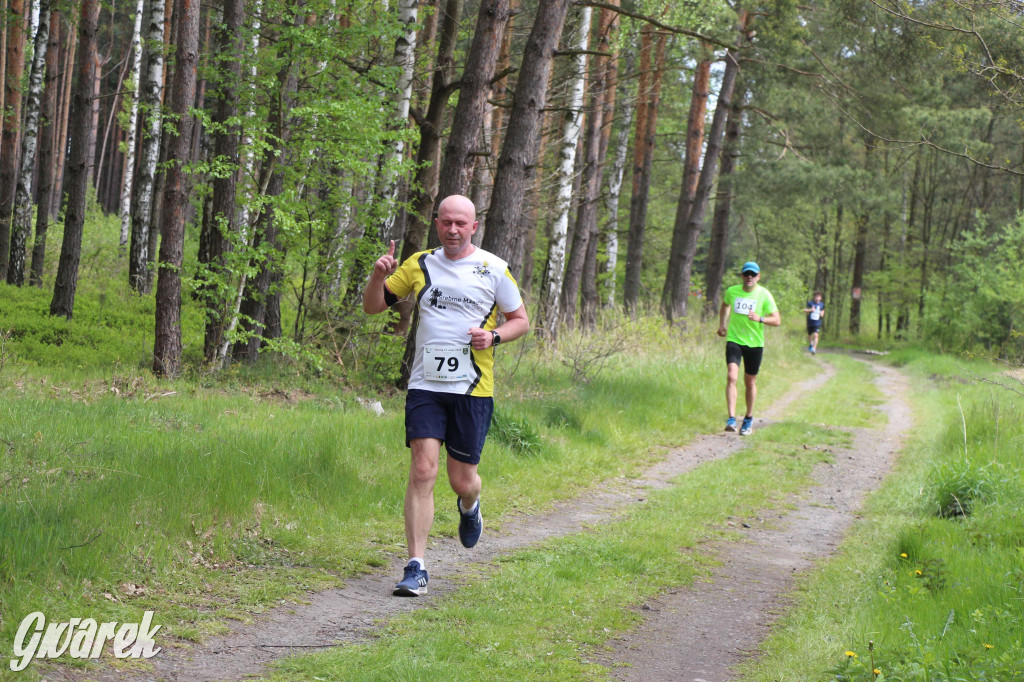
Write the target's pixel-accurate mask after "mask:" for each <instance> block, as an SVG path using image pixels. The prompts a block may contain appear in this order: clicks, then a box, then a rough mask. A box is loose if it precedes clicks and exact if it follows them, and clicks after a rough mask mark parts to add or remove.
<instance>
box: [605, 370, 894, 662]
mask: <svg viewBox="0 0 1024 682" xmlns="http://www.w3.org/2000/svg"><path fill="white" fill-rule="evenodd" d="M868 364H869V365H870V366H871V367H872V368H873V369H874V370H875V372H876V378H875V383H876V385H877V386H878V388H879V389H880V390H881V391H882V394H883V395H884V396H885V402H884V403H883V404H882V405H880V406H879V408H878V409H879V410H880V411H881V412H882V413H884V414H885V416H886V419H887V423H886V424H885V426H884V427H883V428H881V429H866V428H861V429H850V430H851V431H852V432H853V436H854V437H853V444H852V445H851V446H850V447H849V448H837V449H836V450H835V452H834V454H835V458H834V461H833V462H831V463H829V464H820V465H818V466H817V467H816V468H815V470H814V479H815V480H816V481H817V483H818V485H816V486H815V487H814V488H811V489H810V490H808V491H805V493H804V494H802V495H800V496H798V497H797V498H796V499H795V500H793V501H794V502H795V504H796V505H797V506H796V508H795V509H794V510H793V511H790V512H788V513H785V514H780V515H777V516H776V517H774V518H770V519H764V520H763V521H762V522H760V523H759V522H751V524H750V525H751V526H752V527H751V528H750V529H749V530H747V529H744V539H745V541H744V542H738V543H736V542H734V543H726V544H722V545H721V546H719V547H718V548H717V551H712V554H713V555H714V556H715V558H716V559H717V560H718V561H719V562H721V565H720V566H719V567H718V568H717V569H715V570H714V571H713V572H712V575H711V577H710V579H709V580H708V581H707V582H703V583H699V584H697V585H694V586H693V587H690V588H685V589H680V590H678V591H675V592H673V593H671V594H668V595H664V596H663V597H661V598H659V599H657V600H652V601H651V602H649V603H648V604H646V605H645V608H644V612H645V613H649V614H650V615H649V616H648V617H647V618H646V619H645V622H644V624H643V625H642V626H641V627H640V628H639V629H638V630H636V631H634V632H630V633H628V634H627V635H626V636H624V637H622V638H620V639H619V640H617V641H616V643H615V644H614V645H613V651H612V653H611V654H610V655H608V656H607V657H605V659H604V661H603V662H604V663H606V664H611V665H613V668H612V671H613V676H614V677H615V678H616V679H620V680H644V682H656V681H659V680H672V681H673V682H720V681H721V680H728V679H730V678H731V677H732V675H731V673H730V670H731V668H733V667H734V666H735V665H736V664H737V663H740V662H741V661H742V660H743V659H744V657H745V656H748V655H750V654H751V653H752V652H753V650H754V649H756V647H757V645H758V644H759V643H760V642H761V641H762V640H763V639H764V638H765V637H766V636H767V635H768V629H769V627H770V626H771V623H772V621H773V620H774V619H775V618H777V617H778V616H779V615H781V613H782V611H783V609H784V608H785V601H786V598H785V595H786V594H787V593H788V591H789V590H790V589H791V588H792V587H793V586H794V580H795V578H796V576H797V575H798V574H799V573H800V572H802V571H806V570H808V569H809V568H811V567H812V565H813V564H814V563H815V562H816V561H819V560H821V559H823V558H827V557H828V556H829V555H830V554H832V552H834V551H835V549H836V548H837V547H838V545H839V543H840V542H841V541H842V539H843V535H844V532H845V531H846V529H847V527H848V526H849V525H850V524H851V523H852V522H853V520H854V519H855V518H856V515H857V511H858V510H859V509H860V506H861V504H862V503H863V501H864V497H865V496H866V495H867V493H869V492H871V491H872V490H874V489H875V488H877V487H878V486H879V485H880V484H881V483H882V480H883V479H884V478H885V476H886V475H887V474H888V472H889V469H890V468H891V466H892V463H893V462H894V461H895V458H896V456H897V454H898V453H899V452H900V450H901V449H902V447H903V434H904V433H906V432H907V431H908V430H909V428H910V427H911V424H912V415H911V412H910V407H909V406H908V405H907V403H906V401H905V399H904V396H907V395H909V386H908V384H907V381H906V379H905V377H904V376H903V375H902V374H900V373H899V372H898V371H897V370H895V369H892V368H889V367H885V366H882V365H877V364H875V363H868ZM705 549H707V548H705ZM616 664H617V665H616Z"/></svg>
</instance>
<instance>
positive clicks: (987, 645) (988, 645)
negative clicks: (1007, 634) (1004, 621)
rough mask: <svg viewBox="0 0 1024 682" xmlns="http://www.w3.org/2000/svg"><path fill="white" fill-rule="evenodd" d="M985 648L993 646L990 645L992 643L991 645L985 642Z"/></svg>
mask: <svg viewBox="0 0 1024 682" xmlns="http://www.w3.org/2000/svg"><path fill="white" fill-rule="evenodd" d="M985 648H986V649H991V648H993V647H992V645H991V644H986V645H985Z"/></svg>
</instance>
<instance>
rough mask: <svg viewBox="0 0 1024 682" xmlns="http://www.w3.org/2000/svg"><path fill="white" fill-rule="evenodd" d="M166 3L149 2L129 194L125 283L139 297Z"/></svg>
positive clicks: (144, 282) (155, 153) (145, 280)
mask: <svg viewBox="0 0 1024 682" xmlns="http://www.w3.org/2000/svg"><path fill="white" fill-rule="evenodd" d="M165 4H166V0H150V4H149V30H148V31H147V32H146V51H147V58H146V66H147V73H146V87H145V89H144V90H143V93H142V100H141V111H142V113H143V115H144V117H145V122H146V123H145V126H144V129H145V131H146V132H145V137H144V138H143V143H142V153H141V155H140V159H139V168H138V173H137V176H136V178H135V180H136V182H135V188H134V191H133V192H132V209H131V213H132V230H131V246H130V249H129V256H128V284H129V285H130V286H131V287H132V288H133V289H135V290H136V291H138V292H139V293H140V294H144V293H148V288H149V277H148V271H149V232H150V230H151V229H152V226H151V221H152V216H153V186H154V184H155V178H156V164H157V161H158V160H159V158H160V138H161V120H162V117H161V112H160V89H161V87H162V86H163V80H164V53H163V44H164V7H165Z"/></svg>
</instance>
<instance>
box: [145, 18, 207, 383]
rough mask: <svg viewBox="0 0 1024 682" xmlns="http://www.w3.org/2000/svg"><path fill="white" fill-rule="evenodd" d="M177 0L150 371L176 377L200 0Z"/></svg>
mask: <svg viewBox="0 0 1024 682" xmlns="http://www.w3.org/2000/svg"><path fill="white" fill-rule="evenodd" d="M177 1H178V7H177V8H176V10H175V19H176V21H177V22H178V29H179V30H178V35H177V50H176V53H175V64H176V65H175V68H174V82H173V83H172V86H171V90H170V93H169V94H170V97H171V102H170V110H171V113H172V114H174V115H175V116H177V117H178V120H177V122H176V128H177V130H176V131H175V135H174V137H173V138H172V141H171V144H170V145H169V147H168V154H167V170H166V171H165V173H166V177H167V184H166V189H165V191H164V194H163V204H164V209H163V223H162V229H161V231H162V234H161V239H160V267H159V278H158V279H157V285H156V336H155V340H154V343H153V373H154V374H156V375H157V376H162V377H176V376H178V375H179V374H180V373H181V264H182V256H183V253H184V250H185V208H186V206H187V205H188V192H189V187H188V185H189V183H188V178H187V177H186V175H185V164H186V163H187V162H188V160H189V157H190V152H191V146H192V126H193V125H194V124H195V116H193V115H192V114H190V113H189V109H190V108H191V107H192V105H193V102H194V101H195V96H196V69H197V67H198V64H199V0H177Z"/></svg>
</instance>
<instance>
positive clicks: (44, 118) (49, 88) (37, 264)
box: [29, 10, 61, 287]
mask: <svg viewBox="0 0 1024 682" xmlns="http://www.w3.org/2000/svg"><path fill="white" fill-rule="evenodd" d="M60 37H61V17H60V11H58V10H53V11H52V12H51V13H50V40H49V45H47V47H46V77H45V78H44V82H43V101H42V105H41V108H40V125H39V138H40V140H39V192H38V195H39V200H38V203H37V204H36V235H35V240H34V242H33V246H32V265H31V274H30V275H29V283H30V284H32V285H33V286H37V287H41V286H43V265H44V264H45V262H46V232H47V230H48V229H49V223H50V207H51V206H52V205H53V186H54V178H53V171H54V168H53V156H54V153H53V152H54V147H55V146H56V139H55V137H56V134H57V127H58V126H57V125H56V121H55V120H54V119H55V117H56V113H57V84H58V83H59V82H60V81H59V80H58V78H57V63H58V59H59V57H60V44H61V40H60Z"/></svg>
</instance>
